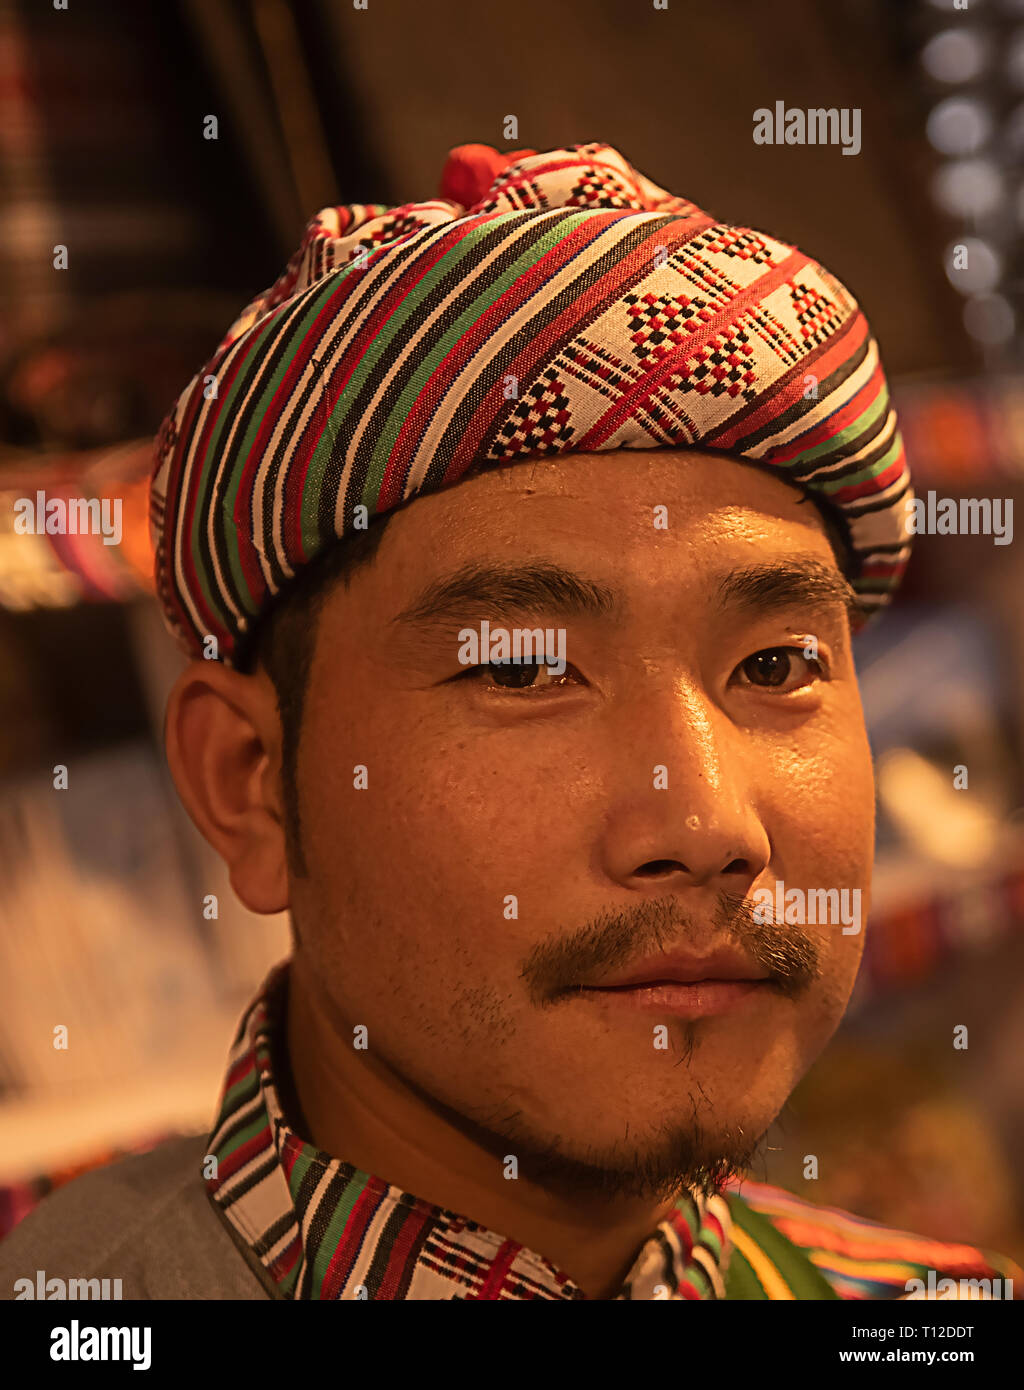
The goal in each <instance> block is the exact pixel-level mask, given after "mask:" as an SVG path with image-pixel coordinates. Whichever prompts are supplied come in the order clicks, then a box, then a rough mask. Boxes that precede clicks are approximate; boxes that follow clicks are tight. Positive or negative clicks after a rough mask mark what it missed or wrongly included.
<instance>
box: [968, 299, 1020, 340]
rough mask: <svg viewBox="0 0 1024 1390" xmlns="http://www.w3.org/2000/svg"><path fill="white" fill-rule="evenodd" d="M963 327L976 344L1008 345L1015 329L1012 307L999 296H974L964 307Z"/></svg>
mask: <svg viewBox="0 0 1024 1390" xmlns="http://www.w3.org/2000/svg"><path fill="white" fill-rule="evenodd" d="M964 327H965V328H966V329H967V332H968V333H969V334H970V335H971V337H972V338H973V339H974V340H975V342H978V343H986V344H987V345H989V346H990V347H998V346H999V345H1000V344H1001V343H1008V342H1009V341H1010V339H1011V338H1012V337H1013V333H1014V328H1015V327H1016V322H1015V316H1014V312H1013V306H1012V305H1011V304H1010V303H1009V301H1008V300H1006V299H1004V298H1003V296H1002V295H1001V294H976V295H974V296H972V298H970V299H969V300H968V301H967V303H966V304H965V305H964Z"/></svg>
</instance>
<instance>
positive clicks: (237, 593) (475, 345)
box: [150, 144, 912, 665]
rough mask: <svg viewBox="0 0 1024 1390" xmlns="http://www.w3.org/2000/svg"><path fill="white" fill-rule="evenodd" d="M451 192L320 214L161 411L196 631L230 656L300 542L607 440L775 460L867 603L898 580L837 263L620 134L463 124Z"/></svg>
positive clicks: (877, 394) (899, 497)
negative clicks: (583, 141) (481, 475)
mask: <svg viewBox="0 0 1024 1390" xmlns="http://www.w3.org/2000/svg"><path fill="white" fill-rule="evenodd" d="M440 193H441V196H440V197H438V198H437V199H434V200H431V201H428V202H422V203H408V204H405V205H403V206H401V207H396V208H388V207H385V206H383V205H382V204H378V203H357V204H347V205H344V206H339V207H331V208H324V209H323V210H322V211H321V212H319V213H317V215H316V216H315V217H314V218H313V219H312V221H311V222H310V223H309V225H308V226H307V228H306V231H305V234H304V237H303V240H302V244H301V246H300V247H299V249H298V250H297V251H296V253H295V255H294V256H293V257H292V259H291V261H290V262H289V263H288V266H287V267H286V269H285V270H284V272H283V274H282V275H281V276H280V277H279V279H278V280H277V281H276V282H275V283H274V284H273V285H272V286H271V287H270V288H269V289H268V290H266V291H265V292H264V293H263V294H261V295H259V296H258V297H257V298H256V299H254V300H253V301H252V303H251V304H249V305H248V306H247V307H246V309H245V310H244V311H243V312H242V314H241V315H240V316H239V318H238V319H237V320H236V322H235V323H234V324H233V325H232V327H231V328H230V330H229V331H228V333H227V335H226V336H225V338H224V339H223V341H222V342H221V344H220V346H219V347H218V349H217V351H216V352H215V353H214V355H213V357H212V358H211V359H210V361H209V362H208V363H207V365H206V366H205V367H204V368H203V369H202V370H201V371H200V372H198V373H197V375H196V376H195V377H194V378H193V379H192V381H191V382H190V383H189V385H188V386H187V387H186V388H185V390H184V391H183V392H182V394H181V396H180V397H179V398H178V400H177V401H176V403H175V404H174V406H173V408H172V410H171V412H170V414H169V415H168V417H167V419H166V420H165V421H164V424H163V426H162V428H161V431H160V434H159V437H158V440H157V447H156V458H155V463H154V471H153V477H152V481H151V487H150V526H151V535H152V540H153V546H154V551H155V564H156V584H157V592H158V595H159V598H160V602H161V605H162V608H163V611H164V615H165V619H166V621H167V622H168V624H169V626H170V627H171V629H172V631H173V632H174V633H175V634H176V635H177V637H178V638H179V640H180V641H181V643H182V645H183V647H184V648H185V649H186V651H188V652H189V653H190V654H192V655H201V654H210V652H211V648H210V646H209V645H208V644H206V643H205V639H207V638H209V637H210V636H213V637H215V638H216V639H217V643H216V648H214V649H212V650H213V652H215V654H216V656H217V657H218V659H220V660H223V661H225V662H226V663H227V664H228V665H233V664H236V659H237V657H238V654H239V653H240V651H241V650H242V648H243V646H244V643H245V639H246V637H247V635H248V634H250V633H251V632H252V631H253V630H254V628H255V626H256V625H257V624H258V621H259V619H260V617H261V616H262V615H263V614H264V613H265V612H266V610H267V609H268V608H269V606H270V604H271V603H272V601H273V600H274V599H275V597H276V596H277V595H278V594H280V593H281V592H282V591H283V590H285V589H286V588H287V586H288V584H289V582H290V581H291V580H292V578H293V577H294V576H295V575H296V574H297V573H298V572H299V571H300V570H301V569H302V568H303V567H304V566H305V565H307V564H309V563H310V562H311V561H312V560H313V559H315V558H316V556H318V555H319V554H321V553H322V552H323V551H324V550H325V549H326V548H327V547H329V546H333V545H335V544H337V543H339V541H341V542H342V543H343V541H344V538H345V537H347V536H351V535H353V534H358V533H359V531H360V530H361V529H363V528H364V527H365V525H366V524H367V522H368V521H369V520H370V519H371V518H372V517H374V516H375V515H379V514H382V513H385V512H387V511H389V510H390V509H391V508H393V507H395V506H397V505H398V504H400V503H402V502H406V501H408V500H409V499H410V498H413V497H415V496H416V495H418V494H420V493H429V492H435V491H437V490H438V489H440V488H443V487H448V486H451V485H452V484H454V483H457V482H458V480H459V479H460V478H462V477H463V476H464V475H465V474H466V472H467V470H469V469H470V468H474V469H476V468H478V467H479V466H483V465H486V464H487V463H489V462H493V463H494V464H508V463H512V462H515V461H517V460H520V459H526V458H538V457H543V456H545V455H551V454H557V453H573V452H584V451H595V450H606V449H657V448H681V447H686V446H694V447H699V448H703V449H712V450H719V451H724V452H727V453H729V454H730V455H733V456H736V457H739V458H742V459H748V460H750V461H751V462H754V463H757V464H759V465H761V466H764V467H769V468H775V469H777V470H778V472H779V475H780V476H782V477H785V478H787V479H789V480H790V482H791V483H793V484H794V485H795V486H797V487H799V488H800V489H801V490H802V491H804V492H805V493H806V494H808V495H810V496H812V497H813V498H814V499H815V500H816V501H817V502H818V503H819V505H820V506H821V507H822V508H823V510H824V511H825V512H826V514H828V515H830V516H831V517H832V518H833V519H835V520H836V521H837V522H838V523H839V525H838V531H839V533H840V535H841V536H842V537H843V539H844V544H845V569H846V573H847V575H848V577H849V579H850V582H851V584H852V585H853V587H854V589H855V590H856V591H857V592H858V594H859V595H860V597H861V600H862V602H863V604H864V606H865V608H866V610H867V611H868V612H869V613H870V612H872V611H874V610H877V609H879V608H881V607H882V606H884V605H885V604H886V603H887V602H888V600H889V598H890V597H891V594H892V592H893V590H894V589H895V587H896V586H897V584H898V582H899V580H900V578H901V576H902V573H903V571H904V569H905V567H906V563H907V560H908V558H909V553H910V533H909V525H908V519H907V518H908V512H909V508H908V506H907V499H908V498H909V497H910V496H911V495H912V494H911V490H910V479H909V474H908V471H907V466H906V461H905V458H904V450H903V444H902V441H901V438H900V434H899V430H898V427H897V422H896V416H895V412H894V410H893V408H892V406H891V404H890V399H889V391H888V387H887V385H886V381H885V377H884V374H883V371H882V366H881V361H880V358H879V352H878V347H877V345H876V343H875V341H874V339H873V337H872V336H871V332H870V330H869V328H868V324H867V322H866V320H865V318H864V316H863V314H862V313H861V311H860V308H859V306H858V304H857V302H856V300H855V299H854V298H853V296H852V295H851V294H850V292H849V291H848V290H847V289H845V288H844V286H843V285H841V284H840V283H839V281H838V280H837V279H836V278H835V277H834V276H833V275H831V274H830V273H829V271H827V270H826V269H824V267H822V266H821V265H819V264H818V263H817V262H816V261H814V260H812V259H811V258H810V257H809V256H807V255H805V254H804V253H803V252H802V251H800V250H798V249H796V248H795V247H793V246H790V245H788V244H786V243H785V242H781V241H777V240H776V239H775V238H773V237H771V236H768V235H767V234H765V233H764V232H759V231H754V230H751V229H750V228H748V227H734V226H729V225H726V224H724V223H722V222H719V221H716V220H715V219H714V218H713V217H711V216H709V215H708V214H707V213H705V212H703V211H702V210H701V209H700V208H699V207H697V206H696V205H695V204H693V203H691V202H689V201H688V200H686V199H685V198H681V197H676V196H675V195H673V194H670V193H668V192H666V191H665V190H664V189H662V188H659V187H658V186H657V185H656V184H654V183H652V182H651V181H650V180H649V179H648V178H645V177H644V176H643V175H642V174H640V173H638V172H637V170H636V169H634V168H633V167H632V166H631V165H630V164H629V163H628V162H627V160H626V159H625V158H624V157H623V156H622V155H621V154H620V153H619V152H618V151H617V150H614V149H612V148H611V147H610V146H609V145H603V144H587V145H576V146H572V147H570V148H567V149H562V150H553V151H550V152H547V153H535V152H534V151H532V150H525V151H517V152H515V153H514V154H501V153H499V152H498V151H496V150H493V149H490V148H489V147H487V146H480V145H466V146H461V147H459V149H457V150H453V151H452V152H451V154H450V155H449V158H448V162H447V165H446V167H445V170H444V173H443V176H442V180H441V184H440ZM462 200H466V201H462ZM623 466H628V459H627V460H624V463H623Z"/></svg>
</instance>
